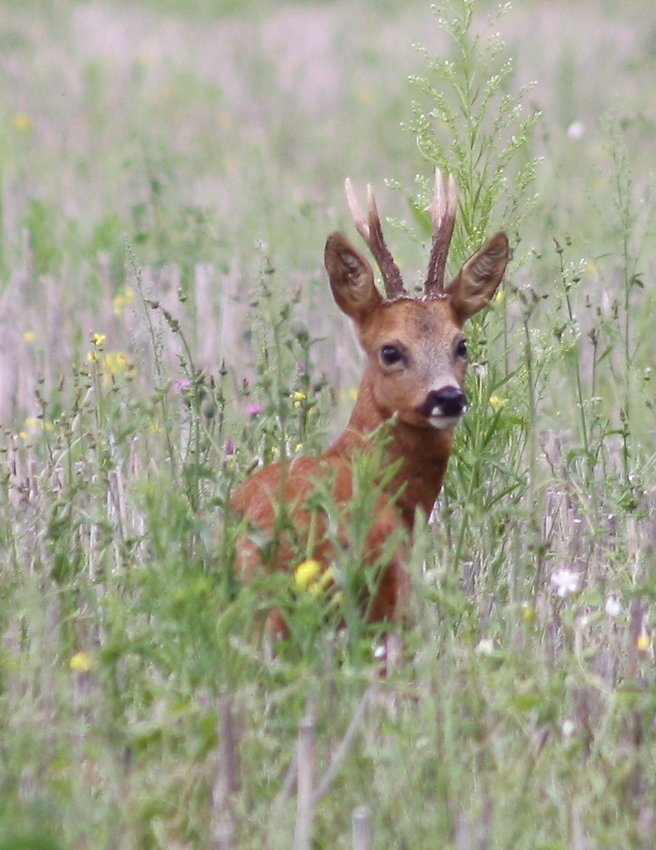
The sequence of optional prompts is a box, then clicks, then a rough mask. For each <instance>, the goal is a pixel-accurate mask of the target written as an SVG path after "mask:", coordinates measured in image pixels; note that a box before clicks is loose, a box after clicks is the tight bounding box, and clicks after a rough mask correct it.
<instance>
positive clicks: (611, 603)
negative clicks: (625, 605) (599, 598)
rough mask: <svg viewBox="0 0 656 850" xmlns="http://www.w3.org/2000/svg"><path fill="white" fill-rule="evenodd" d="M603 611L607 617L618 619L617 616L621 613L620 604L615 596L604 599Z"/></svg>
mask: <svg viewBox="0 0 656 850" xmlns="http://www.w3.org/2000/svg"><path fill="white" fill-rule="evenodd" d="M604 611H605V612H606V614H608V616H609V617H619V615H620V614H621V613H622V603H621V602H620V600H619V599H618V598H617V596H613V595H612V594H611V595H610V596H609V597H608V598H607V599H606V604H605V605H604Z"/></svg>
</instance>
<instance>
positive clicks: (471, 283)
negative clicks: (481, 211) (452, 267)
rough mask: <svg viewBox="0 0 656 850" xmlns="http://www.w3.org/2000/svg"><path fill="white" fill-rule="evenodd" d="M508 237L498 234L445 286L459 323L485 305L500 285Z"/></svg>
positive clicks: (507, 248) (506, 257) (506, 261)
mask: <svg viewBox="0 0 656 850" xmlns="http://www.w3.org/2000/svg"><path fill="white" fill-rule="evenodd" d="M508 255H509V247H508V237H507V236H506V234H505V233H497V234H496V235H495V236H493V237H492V238H491V239H490V240H489V241H488V242H486V243H485V245H483V247H482V248H481V249H480V250H479V251H477V252H476V253H475V254H472V256H471V257H470V258H469V259H468V260H467V262H466V263H465V265H464V266H463V267H462V268H461V269H460V272H459V274H458V275H457V276H456V277H455V278H454V279H453V280H452V281H451V283H450V284H449V286H448V287H447V290H446V292H447V294H448V296H449V300H450V302H451V306H452V307H453V310H454V312H455V314H456V316H457V317H458V319H459V320H460V322H461V324H464V322H465V321H466V320H467V319H469V318H470V316H473V315H474V314H475V313H478V311H479V310H482V309H483V307H485V305H486V304H488V303H489V302H490V300H491V298H492V296H493V295H494V293H495V292H496V290H497V287H498V286H499V284H500V283H501V279H502V278H503V273H504V272H505V270H506V265H507V263H508Z"/></svg>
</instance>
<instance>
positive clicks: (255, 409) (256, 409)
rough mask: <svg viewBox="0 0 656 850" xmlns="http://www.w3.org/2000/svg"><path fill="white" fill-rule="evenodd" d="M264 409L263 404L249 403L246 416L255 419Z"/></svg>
mask: <svg viewBox="0 0 656 850" xmlns="http://www.w3.org/2000/svg"><path fill="white" fill-rule="evenodd" d="M263 410H264V407H263V406H262V405H261V404H249V405H248V407H247V408H246V416H248V417H249V418H250V419H255V417H256V416H259V415H260V413H262V411H263Z"/></svg>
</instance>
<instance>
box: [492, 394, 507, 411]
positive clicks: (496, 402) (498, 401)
mask: <svg viewBox="0 0 656 850" xmlns="http://www.w3.org/2000/svg"><path fill="white" fill-rule="evenodd" d="M506 404H508V399H507V398H501V396H498V395H491V396H490V407H491V408H492V410H499V409H500V408H501V407H503V406H504V405H506Z"/></svg>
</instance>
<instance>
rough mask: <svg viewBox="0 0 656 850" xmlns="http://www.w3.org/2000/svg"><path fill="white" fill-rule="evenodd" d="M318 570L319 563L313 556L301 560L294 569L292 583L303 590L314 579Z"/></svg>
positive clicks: (319, 567) (319, 568)
mask: <svg viewBox="0 0 656 850" xmlns="http://www.w3.org/2000/svg"><path fill="white" fill-rule="evenodd" d="M320 570H321V564H320V563H319V562H318V561H315V560H314V558H309V559H308V560H307V561H303V562H302V563H300V564H299V565H298V566H297V567H296V569H295V570H294V584H295V585H296V587H298V588H300V589H301V590H305V589H306V588H307V587H308V585H309V584H310V583H311V582H312V581H314V579H315V578H316V577H317V573H318V572H319V571H320Z"/></svg>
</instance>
